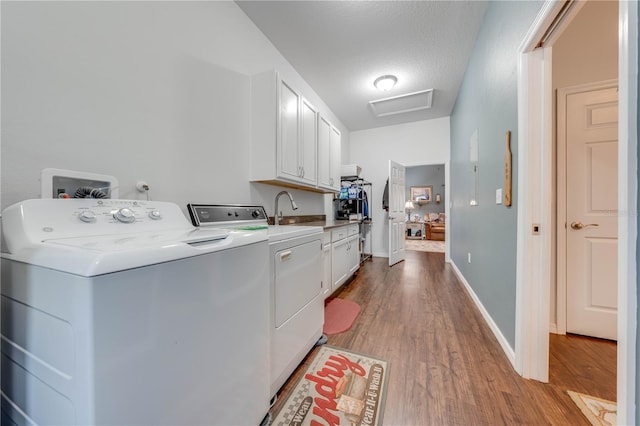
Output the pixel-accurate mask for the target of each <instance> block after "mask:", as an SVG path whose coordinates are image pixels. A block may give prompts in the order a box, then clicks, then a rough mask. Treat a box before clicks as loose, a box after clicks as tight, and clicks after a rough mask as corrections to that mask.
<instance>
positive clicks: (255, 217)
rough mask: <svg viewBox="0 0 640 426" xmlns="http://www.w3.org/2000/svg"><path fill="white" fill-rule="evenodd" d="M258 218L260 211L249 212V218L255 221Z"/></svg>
mask: <svg viewBox="0 0 640 426" xmlns="http://www.w3.org/2000/svg"><path fill="white" fill-rule="evenodd" d="M259 216H260V210H254V211H252V212H251V217H253V218H254V219H257V218H258V217H259Z"/></svg>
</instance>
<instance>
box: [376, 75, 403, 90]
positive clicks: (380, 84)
mask: <svg viewBox="0 0 640 426" xmlns="http://www.w3.org/2000/svg"><path fill="white" fill-rule="evenodd" d="M397 82H398V77H396V76H395V75H382V76H380V77H378V78H376V80H375V81H374V82H373V85H374V86H375V87H376V89H378V90H382V91H383V92H386V91H388V90H391V89H392V88H393V86H395V85H396V83H397Z"/></svg>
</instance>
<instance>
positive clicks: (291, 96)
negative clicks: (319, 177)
mask: <svg viewBox="0 0 640 426" xmlns="http://www.w3.org/2000/svg"><path fill="white" fill-rule="evenodd" d="M279 90H280V97H279V108H278V111H279V114H280V116H279V120H278V130H279V134H278V144H277V151H278V175H279V176H280V177H285V178H289V179H293V180H299V179H300V175H301V170H300V166H299V158H300V152H299V150H298V147H299V146H300V144H299V140H300V132H299V130H300V129H299V122H300V121H299V111H300V96H299V95H298V93H296V91H295V90H293V89H292V88H291V87H289V86H288V85H287V83H285V82H284V81H282V80H280V82H279Z"/></svg>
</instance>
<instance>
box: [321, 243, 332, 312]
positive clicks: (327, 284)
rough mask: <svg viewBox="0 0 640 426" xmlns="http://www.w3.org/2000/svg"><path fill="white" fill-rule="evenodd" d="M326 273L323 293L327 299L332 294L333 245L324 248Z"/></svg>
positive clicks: (323, 278)
mask: <svg viewBox="0 0 640 426" xmlns="http://www.w3.org/2000/svg"><path fill="white" fill-rule="evenodd" d="M322 256H323V262H324V271H323V277H322V292H323V294H324V298H325V299H326V298H327V297H329V295H330V294H331V284H332V281H331V244H325V245H324V247H323V248H322Z"/></svg>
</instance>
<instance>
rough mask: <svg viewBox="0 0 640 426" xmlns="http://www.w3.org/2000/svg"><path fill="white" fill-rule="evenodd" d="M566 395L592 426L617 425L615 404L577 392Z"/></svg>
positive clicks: (569, 392)
mask: <svg viewBox="0 0 640 426" xmlns="http://www.w3.org/2000/svg"><path fill="white" fill-rule="evenodd" d="M567 393H568V394H569V396H570V397H571V399H572V400H573V402H575V403H576V405H577V406H578V407H579V408H580V411H582V414H584V415H585V417H586V418H587V419H589V421H590V422H591V424H592V425H594V426H615V425H616V424H617V416H616V414H617V404H616V403H615V402H613V401H607V400H606V399H600V398H596V397H595V396H589V395H584V394H581V393H578V392H572V391H567Z"/></svg>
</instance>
